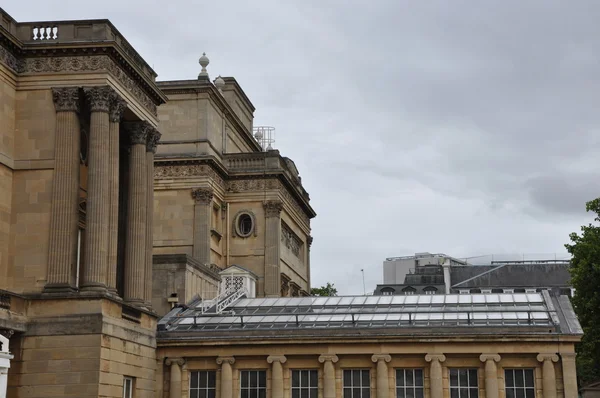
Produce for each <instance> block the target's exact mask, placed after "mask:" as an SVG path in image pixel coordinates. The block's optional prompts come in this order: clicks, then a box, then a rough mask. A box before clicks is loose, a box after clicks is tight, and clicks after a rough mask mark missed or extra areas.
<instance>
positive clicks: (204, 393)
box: [198, 390, 206, 398]
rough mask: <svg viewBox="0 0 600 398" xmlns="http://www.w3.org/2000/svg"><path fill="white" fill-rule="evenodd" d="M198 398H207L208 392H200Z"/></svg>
mask: <svg viewBox="0 0 600 398" xmlns="http://www.w3.org/2000/svg"><path fill="white" fill-rule="evenodd" d="M198 398H206V390H198Z"/></svg>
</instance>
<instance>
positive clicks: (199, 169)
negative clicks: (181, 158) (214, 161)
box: [154, 163, 225, 188]
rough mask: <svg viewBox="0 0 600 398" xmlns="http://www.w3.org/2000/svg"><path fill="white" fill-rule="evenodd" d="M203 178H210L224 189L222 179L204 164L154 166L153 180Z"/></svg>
mask: <svg viewBox="0 0 600 398" xmlns="http://www.w3.org/2000/svg"><path fill="white" fill-rule="evenodd" d="M199 176H205V177H209V178H211V179H212V180H213V181H214V182H215V183H216V184H217V185H218V186H220V187H222V188H225V182H224V181H223V178H221V176H220V175H219V174H217V172H216V171H215V170H214V169H213V168H212V167H210V166H209V165H206V164H183V165H161V164H160V163H159V164H157V165H155V166H154V178H156V179H159V180H160V179H167V178H186V177H199Z"/></svg>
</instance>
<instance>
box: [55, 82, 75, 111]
mask: <svg viewBox="0 0 600 398" xmlns="http://www.w3.org/2000/svg"><path fill="white" fill-rule="evenodd" d="M52 100H53V101H54V108H55V109H56V112H78V113H79V87H53V88H52Z"/></svg>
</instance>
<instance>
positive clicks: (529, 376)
mask: <svg viewBox="0 0 600 398" xmlns="http://www.w3.org/2000/svg"><path fill="white" fill-rule="evenodd" d="M525 386H526V387H535V385H534V384H533V369H525Z"/></svg>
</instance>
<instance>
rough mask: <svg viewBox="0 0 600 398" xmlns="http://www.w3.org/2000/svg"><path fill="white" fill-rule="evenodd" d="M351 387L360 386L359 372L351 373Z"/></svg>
mask: <svg viewBox="0 0 600 398" xmlns="http://www.w3.org/2000/svg"><path fill="white" fill-rule="evenodd" d="M351 385H352V386H360V370H353V371H352V384H351Z"/></svg>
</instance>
